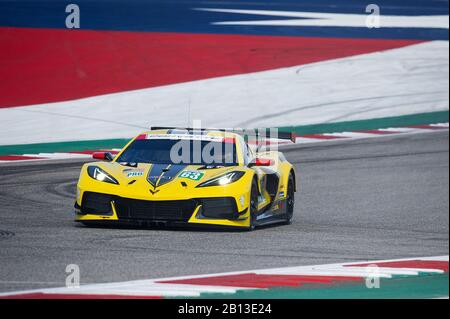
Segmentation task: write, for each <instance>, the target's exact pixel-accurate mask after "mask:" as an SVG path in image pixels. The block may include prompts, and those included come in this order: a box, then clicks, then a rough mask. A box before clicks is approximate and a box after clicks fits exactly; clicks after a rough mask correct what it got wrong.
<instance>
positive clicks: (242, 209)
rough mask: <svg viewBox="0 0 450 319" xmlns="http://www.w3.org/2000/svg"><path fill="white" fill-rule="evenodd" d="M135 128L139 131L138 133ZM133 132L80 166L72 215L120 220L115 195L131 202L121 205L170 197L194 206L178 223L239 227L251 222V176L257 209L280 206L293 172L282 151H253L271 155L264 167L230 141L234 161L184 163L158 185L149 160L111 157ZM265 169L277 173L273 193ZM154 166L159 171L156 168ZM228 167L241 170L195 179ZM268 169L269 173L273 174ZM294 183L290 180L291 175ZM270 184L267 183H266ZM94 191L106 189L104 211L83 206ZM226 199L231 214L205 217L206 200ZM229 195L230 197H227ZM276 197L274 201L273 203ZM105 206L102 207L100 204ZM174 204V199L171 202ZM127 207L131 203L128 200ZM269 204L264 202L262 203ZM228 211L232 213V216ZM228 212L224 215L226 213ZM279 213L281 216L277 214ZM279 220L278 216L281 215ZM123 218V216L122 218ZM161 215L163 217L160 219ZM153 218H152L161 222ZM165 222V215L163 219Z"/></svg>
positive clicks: (81, 219) (231, 135)
mask: <svg viewBox="0 0 450 319" xmlns="http://www.w3.org/2000/svg"><path fill="white" fill-rule="evenodd" d="M167 132H168V131H167V130H157V131H148V132H144V133H143V134H144V135H149V136H151V135H154V134H156V135H157V134H167ZM143 134H140V135H139V136H142V135H143ZM139 136H137V137H135V138H134V139H132V140H131V141H130V142H129V143H128V144H127V145H126V146H125V147H124V148H123V149H122V150H121V151H120V152H119V153H118V154H117V156H116V157H115V158H114V159H113V160H112V161H110V162H105V161H100V162H89V163H86V164H84V165H83V166H82V168H81V172H80V177H79V180H78V184H77V196H76V203H75V208H76V212H75V220H76V221H78V222H83V223H88V222H95V221H98V222H118V221H121V217H120V215H121V214H122V215H123V214H124V212H123V210H124V208H123V207H125V206H121V204H119V203H118V201H121V202H127V201H131V202H132V203H131V204H129V202H127V203H128V204H127V205H134V204H133V203H138V204H141V203H142V204H145V205H147V204H150V203H152V204H153V203H154V204H155V205H158V204H161V203H162V204H165V203H169V202H170V203H172V202H174V201H180V203H181V202H184V201H186V202H188V201H195V203H196V207H195V209H194V210H193V211H192V214H191V215H190V216H189V218H186V220H185V221H184V222H183V223H184V224H198V225H220V226H229V227H241V228H249V227H250V226H251V223H252V218H251V209H250V201H251V196H252V194H251V191H252V185H253V181H256V183H257V185H258V191H259V198H258V205H257V207H258V211H259V212H261V211H264V210H267V211H268V212H269V213H270V211H271V210H272V211H274V212H276V211H277V210H280V208H279V206H281V205H282V201H283V200H285V197H286V196H285V195H286V194H287V191H288V190H287V187H288V178H289V176H290V175H292V174H295V171H294V167H293V166H292V164H290V163H289V162H287V161H286V160H285V159H284V156H282V155H281V156H280V154H281V153H279V152H275V151H272V152H264V153H261V154H259V155H258V157H263V158H265V159H271V160H272V164H273V165H271V166H269V167H264V168H263V167H256V166H254V167H249V165H246V164H245V163H244V162H245V158H244V152H243V149H242V148H243V147H244V146H242V145H241V144H242V143H235V147H236V154H237V165H234V166H224V167H214V168H212V169H202V166H201V165H184V167H183V168H182V169H180V168H177V170H179V171H176V174H175V175H174V176H171V179H170V180H169V181H168V182H165V183H164V184H162V185H160V186H157V187H156V186H155V185H158V183H159V180H160V179H161V178H162V177H163V176H164V170H163V173H161V174H160V176H152V174H153V173H152V172H153V171H152V169H154V170H156V166H157V164H150V163H137V164H135V165H134V166H133V167H130V166H127V165H123V163H119V162H117V159H118V158H120V156H121V154H122V153H123V152H124V151H125V150H126V149H127V147H128V146H129V145H131V144H132V143H133V142H134V141H135V140H136V139H137V138H138V137H139ZM208 136H222V137H225V138H233V139H241V138H242V137H241V136H239V135H237V134H234V133H226V134H224V133H223V132H215V131H213V132H208ZM175 166H176V165H168V166H167V171H170V169H175V168H174V167H175ZM88 167H97V168H100V169H101V171H103V172H106V173H107V174H108V175H110V176H112V177H113V178H114V179H115V180H116V181H117V182H118V184H113V183H108V182H105V181H101V180H97V179H94V178H93V177H92V176H90V175H89V172H88ZM267 170H272V172H273V174H275V175H277V176H278V177H279V180H280V181H279V184H278V187H277V188H276V196H274V195H273V194H272V196H271V195H270V194H269V192H268V190H267V185H263V182H266V183H267V176H268V174H267ZM158 172H159V171H158ZM229 172H242V173H243V176H242V177H241V178H239V179H238V180H237V181H234V182H232V183H229V184H227V185H220V186H206V187H198V186H199V185H200V184H202V183H204V182H206V181H209V180H211V179H213V178H216V177H218V176H221V175H223V174H226V173H229ZM275 175H274V176H275ZM149 178H154V180H155V181H156V184H155V185H153V184H151V183H149ZM294 183H295V180H294ZM272 188H273V187H272ZM88 193H89V194H96V196H97V195H98V196H100V197H101V195H106V196H111V200H110V201H107V202H105V203H103V204H105V205H106V206H108V205H109V204H108V203H110V212H109V213H108V214H103V213H102V214H99V213H98V212H95V211H89V208H85V207H84V206H83V200H84V198H85V196H87V195H86V194H88ZM222 198H225V199H227V200H228V201H229V202H230V203H231V205H234V203H235V209H236V212H234V213H235V215H236V217H233V218H217V217H214V218H210V217H206V218H205V216H203V215H202V214H203V213H202V211H203V206H204V205H206V204H205V203H207V202H208V200H216V199H222ZM233 201H234V203H233ZM277 203H279V205H277ZM106 206H105V207H106ZM175 206H176V202H175ZM127 207H128V206H127ZM129 207H131V206H129ZM268 207H270V208H268ZM129 209H131V208H129ZM235 215H233V216H235ZM227 216H228V215H227ZM280 218H281V217H280ZM281 220H282V219H281ZM124 221H128V220H124ZM162 221H164V220H162ZM162 221H161V220H156V221H155V222H162ZM164 222H168V223H171V221H170V220H168V221H164Z"/></svg>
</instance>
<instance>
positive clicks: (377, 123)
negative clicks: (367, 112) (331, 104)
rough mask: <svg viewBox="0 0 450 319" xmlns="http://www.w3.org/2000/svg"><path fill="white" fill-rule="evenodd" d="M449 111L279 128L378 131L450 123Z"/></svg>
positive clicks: (307, 131)
mask: <svg viewBox="0 0 450 319" xmlns="http://www.w3.org/2000/svg"><path fill="white" fill-rule="evenodd" d="M448 116H449V112H448V111H442V112H432V113H419V114H412V115H403V116H395V117H384V118H377V119H370V120H360V121H349V122H337V123H322V124H312V125H302V126H284V127H279V128H278V129H279V130H280V131H285V132H295V133H296V134H298V135H307V134H322V133H339V132H351V131H364V130H376V129H380V128H388V127H403V126H411V125H425V124H436V123H447V122H448Z"/></svg>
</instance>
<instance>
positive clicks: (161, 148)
mask: <svg viewBox="0 0 450 319" xmlns="http://www.w3.org/2000/svg"><path fill="white" fill-rule="evenodd" d="M117 162H119V163H151V164H185V165H214V166H233V165H236V163H237V156H236V146H235V144H234V143H224V142H222V141H219V142H217V141H205V140H197V141H193V140H174V139H143V140H135V141H134V142H133V143H131V144H130V145H129V146H128V147H127V148H126V149H125V151H124V152H123V153H122V154H121V155H120V156H119V158H118V159H117Z"/></svg>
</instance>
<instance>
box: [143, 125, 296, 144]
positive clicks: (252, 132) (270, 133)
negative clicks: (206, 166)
mask: <svg viewBox="0 0 450 319" xmlns="http://www.w3.org/2000/svg"><path fill="white" fill-rule="evenodd" d="M150 130H174V131H182V132H186V131H187V132H189V133H191V134H192V133H194V132H207V131H219V132H228V133H235V134H239V135H242V136H252V137H256V138H266V139H271V138H275V139H279V140H290V141H292V142H293V143H295V138H296V137H297V135H296V134H295V133H293V132H285V131H278V129H268V128H259V129H224V128H198V127H197V128H192V127H169V126H152V127H150ZM174 133H175V132H174Z"/></svg>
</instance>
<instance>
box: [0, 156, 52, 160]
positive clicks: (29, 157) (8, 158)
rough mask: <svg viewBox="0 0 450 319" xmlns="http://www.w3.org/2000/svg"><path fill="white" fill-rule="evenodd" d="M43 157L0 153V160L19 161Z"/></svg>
mask: <svg viewBox="0 0 450 319" xmlns="http://www.w3.org/2000/svg"><path fill="white" fill-rule="evenodd" d="M44 158H45V157H34V156H22V155H2V156H0V161H21V160H33V159H44Z"/></svg>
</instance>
